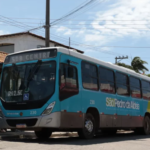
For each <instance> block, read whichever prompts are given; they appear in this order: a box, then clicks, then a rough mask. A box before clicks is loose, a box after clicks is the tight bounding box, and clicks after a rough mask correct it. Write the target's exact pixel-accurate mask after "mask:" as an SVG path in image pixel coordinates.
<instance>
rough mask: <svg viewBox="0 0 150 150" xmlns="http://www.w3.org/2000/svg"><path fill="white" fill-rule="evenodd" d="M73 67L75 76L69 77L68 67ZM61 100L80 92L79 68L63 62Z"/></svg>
mask: <svg viewBox="0 0 150 150" xmlns="http://www.w3.org/2000/svg"><path fill="white" fill-rule="evenodd" d="M69 67H72V69H73V76H72V77H69V74H68V68H69ZM59 89H60V94H59V98H60V100H64V99H66V98H69V97H71V96H74V95H76V94H78V92H79V89H78V77H77V69H76V68H75V67H73V66H71V65H67V64H61V65H60V85H59Z"/></svg>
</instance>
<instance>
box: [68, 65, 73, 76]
mask: <svg viewBox="0 0 150 150" xmlns="http://www.w3.org/2000/svg"><path fill="white" fill-rule="evenodd" d="M73 73H74V70H73V68H72V67H68V77H69V78H73Z"/></svg>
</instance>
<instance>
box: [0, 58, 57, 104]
mask: <svg viewBox="0 0 150 150" xmlns="http://www.w3.org/2000/svg"><path fill="white" fill-rule="evenodd" d="M55 75H56V62H55V61H49V62H40V63H39V61H38V62H37V63H35V64H33V63H32V64H24V65H16V64H15V65H12V66H11V67H6V68H4V70H3V75H2V85H3V86H1V99H2V100H3V101H5V102H7V103H16V102H17V103H18V102H25V101H26V102H28V101H37V100H43V99H44V100H45V99H47V100H48V99H49V98H50V97H51V96H52V94H53V93H54V90H55Z"/></svg>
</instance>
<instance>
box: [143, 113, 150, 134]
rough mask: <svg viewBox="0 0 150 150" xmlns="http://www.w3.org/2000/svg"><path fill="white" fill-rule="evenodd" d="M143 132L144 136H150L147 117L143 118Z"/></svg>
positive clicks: (149, 124)
mask: <svg viewBox="0 0 150 150" xmlns="http://www.w3.org/2000/svg"><path fill="white" fill-rule="evenodd" d="M143 131H144V134H145V135H150V118H149V117H148V116H145V118H144V124H143Z"/></svg>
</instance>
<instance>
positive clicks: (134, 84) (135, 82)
mask: <svg viewBox="0 0 150 150" xmlns="http://www.w3.org/2000/svg"><path fill="white" fill-rule="evenodd" d="M130 93H131V96H132V97H134V98H141V97H142V93H141V83H140V80H139V79H138V78H135V77H132V76H130Z"/></svg>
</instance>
